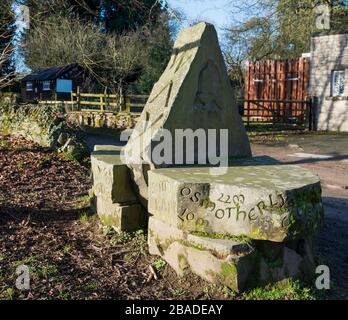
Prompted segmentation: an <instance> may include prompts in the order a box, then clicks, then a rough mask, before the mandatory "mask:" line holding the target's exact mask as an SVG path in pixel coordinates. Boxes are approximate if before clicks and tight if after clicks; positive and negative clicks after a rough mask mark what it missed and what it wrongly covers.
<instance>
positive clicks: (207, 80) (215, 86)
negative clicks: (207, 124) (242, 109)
mask: <svg viewBox="0 0 348 320" xmlns="http://www.w3.org/2000/svg"><path fill="white" fill-rule="evenodd" d="M198 81H199V82H198V92H197V96H196V100H195V102H194V105H193V109H194V110H206V111H208V112H219V111H220V110H221V104H222V101H221V97H222V94H223V93H222V92H221V88H222V86H221V79H220V74H219V70H218V68H217V67H216V65H215V63H214V62H213V61H212V60H209V61H208V62H207V64H206V65H205V67H204V68H203V69H202V71H201V73H200V74H199V80H198Z"/></svg>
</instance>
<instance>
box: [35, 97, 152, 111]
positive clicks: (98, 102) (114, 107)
mask: <svg viewBox="0 0 348 320" xmlns="http://www.w3.org/2000/svg"><path fill="white" fill-rule="evenodd" d="M147 98H148V96H145V95H128V96H119V95H116V94H94V93H74V92H73V93H71V100H70V101H56V100H54V101H40V102H39V103H41V104H67V105H71V106H73V107H74V108H76V110H81V111H93V110H95V111H98V112H116V113H117V112H120V111H126V112H131V113H139V112H142V110H143V108H144V106H145V104H146V101H147Z"/></svg>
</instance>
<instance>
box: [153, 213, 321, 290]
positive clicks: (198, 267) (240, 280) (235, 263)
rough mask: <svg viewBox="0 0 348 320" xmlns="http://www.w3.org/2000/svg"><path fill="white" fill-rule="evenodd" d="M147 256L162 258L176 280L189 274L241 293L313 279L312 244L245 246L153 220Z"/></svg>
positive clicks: (291, 243) (258, 242)
mask: <svg viewBox="0 0 348 320" xmlns="http://www.w3.org/2000/svg"><path fill="white" fill-rule="evenodd" d="M148 242H149V250H150V254H153V255H158V256H161V257H162V258H163V259H164V260H166V261H167V262H168V264H169V265H170V266H171V267H172V268H173V269H174V270H175V271H176V273H177V274H178V275H179V276H185V275H188V274H190V273H191V272H192V273H194V274H196V275H198V276H200V277H201V278H203V279H204V280H206V281H208V282H211V283H215V284H220V285H225V286H227V287H229V288H230V289H232V290H234V291H237V292H241V291H243V290H245V289H247V288H253V287H258V286H264V285H267V284H269V283H275V282H278V281H283V280H285V279H290V278H291V279H300V280H309V279H311V277H312V276H313V275H314V266H315V264H314V259H313V254H312V247H311V242H310V241H308V240H306V241H303V240H299V241H291V242H284V243H275V242H270V241H249V242H245V240H244V242H243V241H242V242H241V240H238V238H235V239H233V238H230V239H214V238H208V237H202V236H199V235H193V234H188V233H187V232H185V231H183V230H180V229H178V228H176V227H174V226H171V225H168V224H166V223H164V222H162V221H160V220H158V219H156V218H155V217H151V218H150V220H149V235H148Z"/></svg>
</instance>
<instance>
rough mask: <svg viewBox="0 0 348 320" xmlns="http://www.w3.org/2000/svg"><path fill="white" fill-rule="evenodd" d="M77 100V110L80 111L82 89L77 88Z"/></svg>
mask: <svg viewBox="0 0 348 320" xmlns="http://www.w3.org/2000/svg"><path fill="white" fill-rule="evenodd" d="M76 100H77V110H78V111H80V109H81V108H80V87H79V86H78V87H77V92H76Z"/></svg>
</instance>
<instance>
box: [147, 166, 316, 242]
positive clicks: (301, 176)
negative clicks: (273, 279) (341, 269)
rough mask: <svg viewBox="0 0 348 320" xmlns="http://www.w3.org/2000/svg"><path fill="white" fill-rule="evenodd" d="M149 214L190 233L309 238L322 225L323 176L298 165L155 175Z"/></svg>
mask: <svg viewBox="0 0 348 320" xmlns="http://www.w3.org/2000/svg"><path fill="white" fill-rule="evenodd" d="M149 194H150V195H154V196H150V198H149V205H148V211H149V213H150V214H152V215H153V216H155V217H156V218H158V219H160V220H162V221H163V222H166V223H168V224H170V225H173V226H175V227H177V228H179V229H182V230H185V231H189V232H203V233H208V234H222V235H231V236H246V237H248V238H251V239H257V240H269V241H275V242H282V241H287V240H292V239H303V238H308V237H309V236H310V235H313V234H315V233H316V232H317V231H318V229H319V228H320V227H321V225H322V220H323V206H322V201H321V186H320V181H319V178H318V176H316V175H314V174H312V173H311V172H310V171H308V170H306V169H303V168H301V167H298V166H292V165H260V164H258V165H252V161H248V162H246V163H245V164H244V165H236V166H231V167H228V168H227V172H226V174H224V175H221V176H220V175H219V176H214V175H211V174H210V168H204V167H201V168H176V169H169V168H168V169H156V170H153V171H150V172H149Z"/></svg>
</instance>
